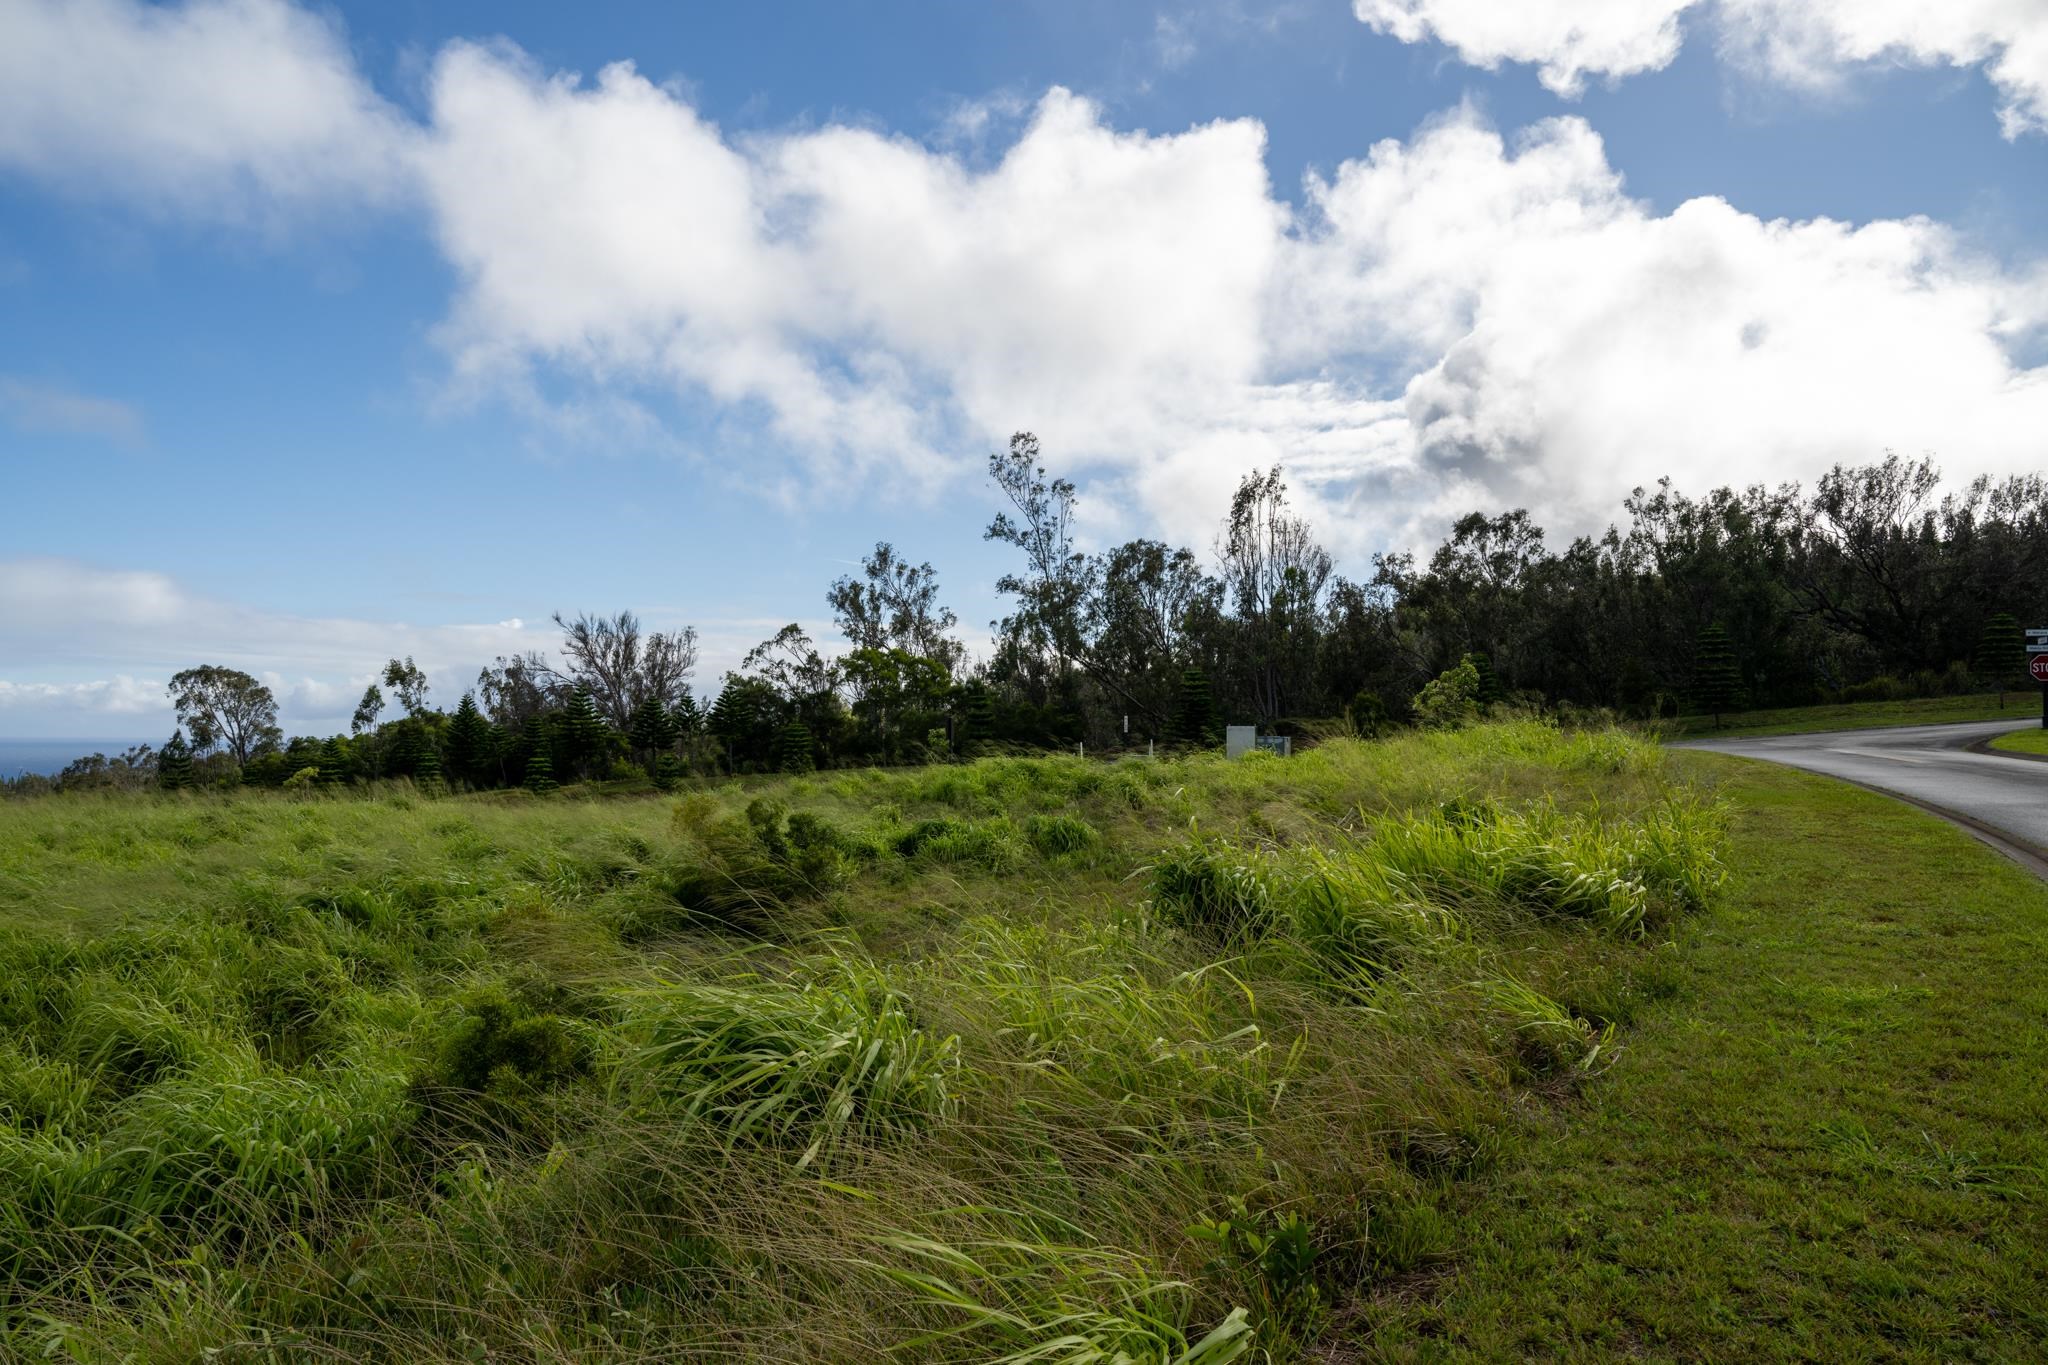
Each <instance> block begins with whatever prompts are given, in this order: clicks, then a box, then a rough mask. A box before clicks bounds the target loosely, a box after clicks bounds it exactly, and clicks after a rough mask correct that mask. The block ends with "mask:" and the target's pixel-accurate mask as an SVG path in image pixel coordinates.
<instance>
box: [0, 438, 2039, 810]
mask: <svg viewBox="0 0 2048 1365" xmlns="http://www.w3.org/2000/svg"><path fill="white" fill-rule="evenodd" d="M989 474H990V477H991V480H992V482H993V485H994V487H995V489H996V490H997V492H998V493H999V495H1000V506H1001V510H1000V511H998V512H997V513H996V515H995V516H994V517H993V519H992V520H991V521H990V523H989V525H988V528H987V532H986V536H987V538H988V539H989V540H992V541H996V542H1000V543H1002V544H1005V545H1008V546H1011V547H1013V548H1014V549H1015V551H1016V560H1015V567H1014V569H1013V571H1012V572H1010V573H1008V574H1006V575H1004V576H1003V577H1002V578H1001V579H1000V580H999V581H998V583H997V585H996V586H997V588H998V590H999V592H1000V593H1001V594H1002V595H1003V597H1004V598H1005V599H1006V601H1007V603H1008V614H1007V615H1005V616H1004V617H1003V619H1001V620H1000V621H997V622H994V623H992V624H993V628H994V643H993V646H992V649H991V652H990V653H989V655H988V656H987V657H986V658H978V659H977V658H971V657H969V655H968V653H967V651H966V649H965V648H964V646H963V645H962V644H961V643H960V642H959V640H958V639H957V638H956V637H955V635H954V633H953V632H954V630H955V628H956V626H957V625H958V621H957V619H956V617H955V614H954V613H953V612H952V611H951V610H949V609H947V608H946V607H945V606H944V605H943V603H942V602H941V600H940V587H939V582H938V576H937V574H936V572H935V571H934V570H933V568H932V566H931V565H930V564H928V563H912V562H911V561H910V560H909V559H908V558H906V557H904V556H903V555H901V554H899V552H898V551H897V550H896V549H895V547H893V546H891V545H888V544H881V545H877V546H876V547H875V550H874V553H873V554H872V555H870V556H869V557H868V558H867V559H866V560H865V561H864V562H863V569H864V573H863V574H862V575H861V576H858V577H853V576H849V577H845V578H841V579H840V580H838V581H837V582H835V583H833V584H831V585H830V587H829V588H828V589H827V591H826V601H827V602H828V604H829V605H830V607H831V610H832V613H833V616H834V619H835V621H836V622H837V625H838V627H839V630H840V633H841V634H842V635H843V636H844V638H845V640H846V641H847V642H848V648H847V649H846V650H845V651H844V652H843V653H839V654H837V655H831V654H827V653H826V652H824V651H823V650H821V649H820V648H819V646H818V644H817V642H815V641H814V640H812V639H811V638H810V637H809V636H808V635H807V634H805V632H804V631H803V630H802V629H801V628H800V627H798V626H797V625H794V624H792V625H789V626H786V627H784V628H783V629H782V630H781V631H779V632H777V633H776V634H775V635H774V636H773V637H772V638H770V639H768V640H765V641H763V642H762V643H761V644H760V645H758V646H756V647H755V648H754V649H753V650H752V651H751V652H749V653H748V655H747V656H746V658H745V660H744V662H743V663H742V665H741V666H740V668H739V669H738V670H736V671H734V672H732V673H730V674H728V675H726V676H725V677H724V678H723V679H722V680H721V681H720V683H719V685H718V686H717V687H716V688H712V689H706V690H705V691H703V692H701V693H699V692H697V691H693V689H692V682H693V674H694V672H695V666H696V662H697V642H696V635H695V632H694V631H693V630H691V629H689V628H684V629H682V630H679V631H675V632H660V631H649V630H645V629H643V628H642V626H641V624H640V622H639V621H638V619H637V618H636V617H635V616H634V615H633V614H632V613H631V612H620V613H619V614H617V615H615V616H609V617H601V616H588V615H583V616H577V617H574V618H569V617H565V616H562V615H557V616H556V618H555V620H556V623H557V624H558V625H560V626H561V628H562V631H563V641H562V649H561V652H560V655H559V657H558V658H555V659H550V658H548V657H546V656H544V655H542V654H539V653H530V654H526V655H522V656H519V657H516V658H500V659H499V660H498V661H497V662H496V664H495V665H494V666H492V667H490V668H487V669H485V670H484V671H483V672H482V674H481V675H480V676H479V677H478V678H477V679H476V682H475V685H474V686H473V687H472V688H470V689H469V690H467V691H465V692H463V693H462V694H461V696H460V698H459V700H458V701H457V702H456V703H455V704H454V705H453V706H452V707H448V708H446V709H443V708H441V707H439V706H436V705H435V704H434V703H433V702H432V701H431V700H430V695H429V694H430V688H429V684H428V681H427V678H426V677H425V675H424V674H423V673H422V671H421V670H420V669H419V668H418V667H417V666H415V665H414V663H413V661H412V660H411V659H409V658H408V659H402V660H401V659H394V660H392V661H391V662H390V664H389V665H388V666H387V667H386V668H385V670H384V673H383V675H382V683H381V686H380V685H377V684H373V685H371V686H370V687H369V688H368V689H367V690H366V691H365V692H364V694H363V697H362V701H361V703H360V705H359V706H358V707H357V709H356V712H355V716H354V719H353V723H352V724H351V726H350V730H349V733H347V734H338V735H332V736H324V737H315V736H297V737H293V738H290V739H287V738H286V737H285V736H284V735H283V733H282V732H281V731H280V729H279V727H278V722H277V705H276V702H275V699H274V698H273V697H272V696H271V694H270V692H269V691H268V689H266V688H265V687H264V686H263V685H262V683H260V682H259V681H257V680H256V679H255V678H252V677H250V676H249V675H248V674H246V673H242V672H239V671H237V670H233V669H229V668H223V667H218V666H204V667H198V668H193V669H188V670H186V671H185V672H182V673H180V674H178V675H177V676H176V677H175V678H173V679H172V681H171V684H170V694H171V697H172V699H173V702H174V704H175V706H176V709H177V714H178V718H179V722H180V728H179V730H178V733H177V734H175V735H174V736H172V737H171V739H170V740H169V741H168V742H167V743H166V744H164V745H163V746H162V747H161V749H152V748H150V747H148V746H143V747H140V748H138V749H135V750H131V751H129V752H128V753H126V754H123V755H121V756H119V757H116V758H112V759H109V758H107V757H105V756H103V755H99V754H94V755H90V756H88V757H86V758H82V759H80V760H78V761H77V762H76V763H74V764H72V765H71V767H70V768H69V769H67V770H66V771H65V773H63V774H62V775H61V776H60V777H59V778H57V779H55V781H54V782H52V781H51V780H50V779H42V778H34V777H30V778H23V779H20V780H19V781H17V782H16V783H14V784H12V785H13V787H14V789H15V790H16V791H30V790H41V789H46V788H48V787H50V786H53V785H54V786H62V787H91V786H131V785H145V784H152V783H154V784H158V785H163V786H169V787H177V786H181V785H187V784H200V785H214V784H220V783H236V782H239V783H244V784H249V785H258V786H309V785H315V784H318V785H328V786H331V785H335V784H340V783H347V782H352V781H357V780H372V779H378V778H397V777H403V778H409V779H412V780H413V781H415V782H420V783H428V784H432V783H447V784H458V785H461V786H466V787H499V786H524V787H527V788H529V789H532V790H536V791H547V790H550V789H552V788H553V787H554V786H556V785H557V784H559V783H561V782H565V781H572V780H588V779H593V778H610V777H617V776H636V777H637V776H639V775H641V774H643V773H644V774H645V775H647V776H650V777H651V778H652V779H653V780H654V781H655V782H656V783H657V784H658V785H661V786H663V787H669V786H673V785H675V784H676V783H677V782H679V781H681V780H683V779H684V778H685V777H687V776H690V775H712V774H721V773H745V772H763V771H785V772H788V771H807V770H810V769H813V768H820V767H840V766H850V765H871V764H899V763H918V762H928V761H933V760H938V759H943V758H947V757H950V756H954V755H972V754H976V753H983V752H989V751H991V750H998V749H1004V750H1014V749H1038V748H1053V747H1060V748H1069V749H1071V748H1072V747H1074V746H1075V745H1085V746H1087V747H1089V748H1092V749H1095V750H1097V751H1101V750H1115V749H1118V748H1125V747H1131V746H1136V747H1140V748H1142V747H1145V746H1147V745H1151V744H1167V745H1203V744H1208V743H1213V742H1215V740H1216V738H1217V737H1218V735H1219V734H1220V730H1221V727H1222V725H1223V724H1224V723H1226V722H1235V723H1253V722H1256V723H1257V724H1259V725H1261V726H1262V727H1265V728H1268V729H1279V730H1282V731H1285V730H1288V729H1290V728H1301V727H1310V728H1313V727H1314V726H1316V725H1317V724H1318V723H1321V724H1324V725H1335V726H1339V727H1355V728H1356V729H1358V730H1361V731H1367V732H1370V731H1373V730H1375V729H1377V728H1379V727H1380V726H1382V725H1386V724H1391V723H1402V722H1407V721H1413V720H1420V721H1423V722H1431V721H1437V720H1442V719H1446V718H1454V717H1456V716H1458V715H1461V714H1466V713H1469V712H1470V711H1472V710H1473V709H1475V708H1477V707H1479V706H1484V705H1487V704H1491V703H1500V702H1507V703H1515V704H1521V705H1525V706H1530V707H1554V706H1577V707H1589V708H1607V709H1611V710H1613V711H1615V712H1618V713H1620V714H1622V715H1625V716H1630V717H1636V718H1652V717H1658V716H1675V715H1677V714H1679V713H1680V712H1681V711H1682V710H1695V711H1701V712H1714V713H1719V712H1721V711H1726V710H1736V709H1742V708H1744V707H1749V706H1781V705H1800V704H1804V703H1810V702H1822V701H1856V700H1881V699H1893V698H1900V697H1909V696H1927V695H1934V694H1938V693H1945V692H1962V691H1969V690H1975V689H1979V688H1992V687H2001V688H2002V687H2006V686H2013V685H2017V684H2018V682H2019V679H2020V677H2021V676H2022V675H2023V672H2024V657H2023V652H2022V646H2021V643H2020V622H2021V620H2026V621H2035V620H2048V602H2044V600H2043V599H2044V596H2048V593H2044V591H2043V588H2042V574H2043V570H2044V568H2048V485H2044V482H2043V480H2042V478H2041V477H2040V476H2038V475H2024V476H2014V477H2010V478H2007V479H2005V480H2003V481H1992V480H1989V479H1979V480H1977V481H1976V482H1974V483H1972V484H1970V485H1969V486H1968V487H1966V488H1962V489H1960V490H1954V491H1948V492H1943V491H1942V489H1941V486H1940V474H1939V471H1938V470H1937V469H1936V467H1935V466H1934V464H1933V463H1932V462H1931V461H1929V460H1927V459H1920V460H1908V459H1905V458H1902V457H1899V456H1897V455H1888V456H1886V458H1884V459H1883V460H1882V461H1881V462H1878V463H1875V464H1871V465H1867V466H1860V467H1844V466H1837V467H1836V468H1835V469H1834V470H1833V471H1832V472H1831V473H1829V474H1828V475H1826V476H1825V477H1823V478H1822V479H1821V480H1820V481H1819V482H1818V484H1817V485H1816V486H1815V487H1813V488H1812V489H1811V490H1807V489H1803V488H1801V487H1800V486H1799V485H1797V484H1785V485H1782V486H1780V487H1777V488H1766V487H1763V486H1754V487H1751V488H1747V489H1743V490H1739V491H1738V490H1734V489H1728V488H1722V489H1716V490H1714V491H1711V492H1708V493H1706V494H1704V495H1701V496H1698V497H1694V496H1691V495H1688V494H1686V493H1684V492H1682V491H1681V490H1679V489H1678V488H1677V487H1675V486H1674V485H1673V484H1672V482H1671V481H1670V480H1668V479H1667V480H1664V481H1662V482H1660V483H1659V485H1658V486H1657V487H1656V488H1655V489H1654V490H1648V489H1640V488H1639V489H1636V490H1635V491H1634V492H1633V493H1632V494H1631V495H1630V496H1629V497H1628V498H1627V500H1626V502H1625V503H1624V506H1625V508H1626V511H1627V519H1626V521H1625V522H1624V523H1623V524H1620V525H1616V526H1613V527H1610V528H1609V529H1608V530H1607V531H1606V532H1605V534H1603V535H1600V536H1598V537H1591V536H1582V537H1579V538H1578V539H1575V540H1573V541H1572V542H1571V543H1569V544H1568V545H1565V546H1564V547H1563V548H1561V549H1554V548H1552V547H1551V546H1550V545H1549V544H1547V543H1546V538H1545V535H1544V531H1543V528H1542V527H1540V526H1538V525H1536V524H1535V522H1534V521H1532V520H1531V518H1530V517H1529V515H1528V513H1527V512H1525V511H1519V510H1517V511H1510V512H1505V513H1502V514H1500V515H1497V516H1488V515H1486V514H1484V513H1481V512H1474V513H1472V514H1470V515H1468V516H1466V517H1464V518H1462V519H1460V520H1459V521H1458V522H1457V523H1456V524H1455V525H1454V526H1453V528H1452V530H1451V533H1450V535H1449V537H1448V538H1447V539H1446V540H1445V541H1444V543H1443V544H1442V545H1440V546H1439V547H1438V548H1437V549H1436V551H1435V553H1433V554H1432V555H1431V556H1430V557H1429V559H1428V561H1427V562H1426V563H1418V562H1417V561H1416V559H1415V558H1414V557H1413V556H1412V555H1407V554H1382V555H1377V556H1375V557H1374V559H1373V561H1372V564H1371V572H1370V574H1369V575H1367V576H1364V577H1361V578H1356V579H1353V578H1347V577H1344V576H1342V575H1340V574H1338V573H1337V572H1336V569H1335V563H1334V560H1333V558H1332V556H1331V554H1330V553H1329V551H1328V550H1327V549H1325V548H1324V546H1323V545H1322V544H1321V543H1320V542H1319V540H1318V539H1317V535H1316V530H1315V528H1314V527H1313V526H1311V525H1310V524H1309V522H1308V521H1307V520H1306V519H1305V518H1303V517H1302V516H1300V515H1299V514H1297V513H1296V511H1295V510H1294V509H1293V508H1292V507H1291V506H1290V503H1289V500H1288V490H1287V485H1286V483H1285V481H1284V479H1283V477H1282V471H1281V470H1279V469H1277V468H1275V469H1273V470H1270V471H1266V472H1255V473H1253V474H1250V475H1248V476H1246V477H1245V479H1244V480H1243V482H1242V483H1241V484H1240V485H1239V488H1238V490H1237V493H1236V495H1235V496H1234V497H1233V498H1232V500H1231V503H1230V506H1229V508H1228V511H1227V513H1226V515H1225V517H1224V519H1223V523H1222V525H1221V527H1220V528H1219V531H1218V535H1217V538H1216V542H1215V544H1214V546H1213V554H1212V556H1210V557H1208V558H1206V559H1205V557H1204V556H1202V555H1200V554H1198V553H1197V552H1196V551H1195V550H1193V549H1190V548H1188V547H1183V546H1172V545H1167V544H1164V543H1162V542H1160V541H1156V540H1147V539H1139V540H1132V541H1130V542H1128V543H1126V544H1122V545H1118V546H1115V547H1113V548H1111V549H1108V550H1105V551H1102V552H1099V553H1092V554H1091V553H1086V552H1084V551H1083V550H1082V549H1080V548H1079V547H1078V545H1077V544H1076V538H1075V531H1074V526H1075V511H1076V502H1077V493H1076V490H1075V486H1074V485H1073V483H1072V482H1070V481H1069V480H1067V479H1064V478H1060V477H1057V476H1055V475H1053V474H1052V473H1050V472H1049V471H1048V469H1047V466H1046V464H1045V463H1044V461H1043V459H1042V458H1041V452H1040V450H1039V445H1038V442H1037V440H1036V439H1035V438H1034V437H1032V436H1031V435H1030V434H1029V433H1019V434H1018V435H1017V436H1015V437H1013V438H1012V439H1011V442H1010V444H1009V447H1008V449H1007V450H1005V451H1002V452H998V453H996V454H993V455H991V456H990V457H989Z"/></svg>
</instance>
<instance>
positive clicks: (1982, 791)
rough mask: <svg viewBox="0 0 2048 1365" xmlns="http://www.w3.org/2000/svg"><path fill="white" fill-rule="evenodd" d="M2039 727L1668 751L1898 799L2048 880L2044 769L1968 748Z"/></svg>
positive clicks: (1711, 743)
mask: <svg viewBox="0 0 2048 1365" xmlns="http://www.w3.org/2000/svg"><path fill="white" fill-rule="evenodd" d="M2040 723H2041V722H2040V720H2039V718H2038V717H2028V718H2026V719H2019V718H2015V719H2013V720H1995V721H1981V722H1978V721H1973V722H1969V723H1966V724H1961V725H1903V726H1898V727H1896V728H1890V729H1882V730H1830V731H1825V732H1822V733H1819V734H1805V735H1766V736H1761V737H1758V738H1754V739H1708V740H1689V741H1687V742H1685V743H1682V744H1677V745H1673V746H1672V747H1674V748H1681V749H1707V750H1711V751H1712V752H1714V753H1718V754H1737V755H1740V756H1741V757H1743V758H1762V759H1768V760H1769V761H1771V762H1773V763H1785V764H1789V765H1790V766H1792V767H1794V768H1804V769H1806V770H1807V771H1809V772H1816V773H1826V774H1827V775H1828V776H1830V777H1841V778H1846V779H1848V780H1849V781H1851V782H1856V783H1860V784H1862V785H1863V786H1866V787H1873V788H1875V789H1877V790H1878V791H1881V792H1885V793H1888V794H1890V795H1892V796H1900V797H1904V798H1905V799H1906V800H1908V801H1911V802H1913V803H1914V804H1915V805H1919V806H1924V807H1926V808H1928V809H1929V810H1932V811H1933V812H1934V813H1935V814H1937V815H1945V816H1948V817H1950V818H1952V819H1953V820H1955V822H1956V823H1957V824H1960V825H1962V826H1963V828H1965V829H1967V830H1969V831H1970V833H1972V834H1975V835H1976V836H1977V837H1978V838H1980V839H1983V840H1984V841H1985V842H1986V843H1988V844H1990V845H1992V846H1993V847H1994V848H1997V849H1999V850H2000V851H2001V852H2004V853H2007V854H2010V855H2012V856H2014V857H2016V858H2018V859H2019V860H2020V861H2021V862H2023V863H2026V864H2027V865H2028V866H2030V867H2032V868H2033V869H2034V870H2035V871H2036V872H2040V873H2042V874H2043V875H2048V763H2042V762H2036V761H2030V760H2027V759H2020V758H2008V757H2004V756H1998V755H1992V754H1980V753H1972V752H1970V750H1969V746H1970V745H1972V744H1975V743H1978V742H1979V741H1982V740H1987V739H1990V738H1992V737H1993V736H1995V735H2002V734H2004V733H2006V732H2007V731H2008V730H2020V729H2025V728H2027V727H2028V726H2038V725H2039V724H2040Z"/></svg>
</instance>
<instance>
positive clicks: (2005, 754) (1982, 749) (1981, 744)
mask: <svg viewBox="0 0 2048 1365" xmlns="http://www.w3.org/2000/svg"><path fill="white" fill-rule="evenodd" d="M2006 733H2007V734H2011V733H2014V732H2012V731H2007V732H2006ZM2004 738H2005V735H1993V736H1992V737H1991V739H1980V740H1977V741H1976V742H1975V743H1973V744H1965V745H1964V746H1963V752H1965V753H1971V754H1984V755H1986V756H1988V757H1991V758H2016V759H2018V760H2019V761H2020V762H2022V763H2048V754H2023V753H2021V752H2019V751H2018V750H2017V749H1994V748H1992V747H1991V740H1994V739H2004Z"/></svg>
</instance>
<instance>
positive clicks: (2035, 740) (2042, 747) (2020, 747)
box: [1991, 728, 2048, 754]
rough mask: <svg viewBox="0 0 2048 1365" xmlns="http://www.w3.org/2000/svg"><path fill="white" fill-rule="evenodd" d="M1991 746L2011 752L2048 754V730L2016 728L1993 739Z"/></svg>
mask: <svg viewBox="0 0 2048 1365" xmlns="http://www.w3.org/2000/svg"><path fill="white" fill-rule="evenodd" d="M1991 747H1992V748H1994V749H2003V750H2005V751H2006V752H2007V753H2009V754H2048V730H2042V729H2039V728H2036V729H2032V730H2015V731H2013V732H2012V733H2011V734H2009V735H2000V736H1999V737H1998V738H1997V739H1994V740H1992V741H1991Z"/></svg>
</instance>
